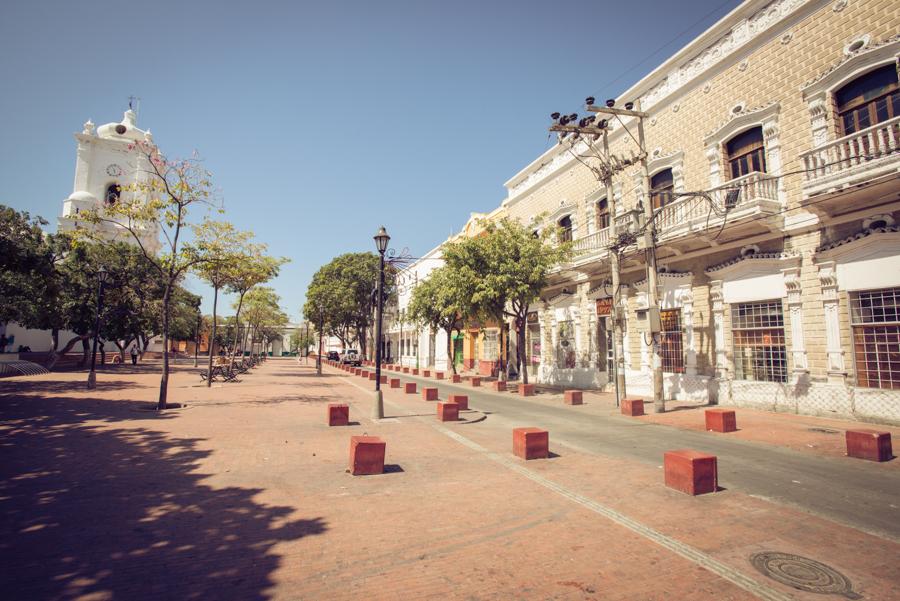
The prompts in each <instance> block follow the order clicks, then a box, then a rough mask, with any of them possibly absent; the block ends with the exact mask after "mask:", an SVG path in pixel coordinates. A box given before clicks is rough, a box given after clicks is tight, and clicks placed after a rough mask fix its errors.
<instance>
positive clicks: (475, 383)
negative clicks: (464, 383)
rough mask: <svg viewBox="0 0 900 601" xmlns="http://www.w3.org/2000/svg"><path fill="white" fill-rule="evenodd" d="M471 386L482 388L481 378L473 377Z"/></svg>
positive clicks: (470, 382)
mask: <svg viewBox="0 0 900 601" xmlns="http://www.w3.org/2000/svg"><path fill="white" fill-rule="evenodd" d="M469 384H471V385H472V388H478V387H479V386H481V378H479V377H478V376H472V379H471V380H469Z"/></svg>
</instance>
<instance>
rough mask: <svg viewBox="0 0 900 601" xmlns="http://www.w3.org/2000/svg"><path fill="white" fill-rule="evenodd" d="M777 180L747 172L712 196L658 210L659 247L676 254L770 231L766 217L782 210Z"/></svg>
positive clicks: (656, 223)
mask: <svg viewBox="0 0 900 601" xmlns="http://www.w3.org/2000/svg"><path fill="white" fill-rule="evenodd" d="M781 207H782V205H781V201H780V200H779V199H778V178H775V177H771V176H768V175H766V174H765V173H759V172H754V173H748V174H747V175H744V176H741V177H738V178H735V179H733V180H731V181H728V182H726V183H724V184H722V185H721V186H719V187H718V188H714V189H713V190H710V192H709V197H708V198H706V197H703V196H687V197H684V198H682V199H680V200H676V201H675V202H673V203H671V204H667V205H665V206H664V207H662V208H661V209H657V211H656V217H655V225H656V231H657V241H658V244H659V245H660V246H663V247H668V248H670V249H671V250H672V251H673V252H674V254H682V253H684V252H687V251H690V250H697V249H699V248H703V247H708V246H716V245H718V244H720V243H722V242H727V241H729V240H734V239H739V238H742V237H747V236H752V235H754V234H760V233H764V232H766V231H770V230H771V229H772V227H773V224H772V223H771V222H770V220H769V219H766V217H769V216H773V215H776V214H778V212H779V211H780V210H781Z"/></svg>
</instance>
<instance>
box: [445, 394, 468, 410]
mask: <svg viewBox="0 0 900 601" xmlns="http://www.w3.org/2000/svg"><path fill="white" fill-rule="evenodd" d="M447 402H448V403H456V404H457V405H459V410H460V411H465V410H466V409H468V408H469V397H468V395H465V394H451V395H450V396H448V397H447Z"/></svg>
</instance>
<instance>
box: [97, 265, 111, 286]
mask: <svg viewBox="0 0 900 601" xmlns="http://www.w3.org/2000/svg"><path fill="white" fill-rule="evenodd" d="M97 279H98V280H100V283H101V284H105V283H106V281H107V280H108V279H109V272H108V271H106V267H104V266H103V265H101V266H100V269H98V270H97Z"/></svg>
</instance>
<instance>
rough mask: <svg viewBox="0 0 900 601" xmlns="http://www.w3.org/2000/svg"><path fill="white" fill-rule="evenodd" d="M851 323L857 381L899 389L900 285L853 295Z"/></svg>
mask: <svg viewBox="0 0 900 601" xmlns="http://www.w3.org/2000/svg"><path fill="white" fill-rule="evenodd" d="M850 323H851V324H852V328H853V355H854V358H855V359H856V382H857V384H858V385H859V386H865V387H868V388H888V389H891V390H900V288H886V289H884V290H867V291H864V292H857V293H855V294H853V295H852V296H851V297H850Z"/></svg>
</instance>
